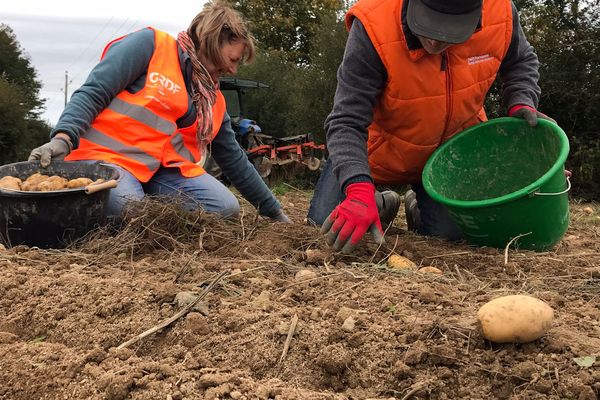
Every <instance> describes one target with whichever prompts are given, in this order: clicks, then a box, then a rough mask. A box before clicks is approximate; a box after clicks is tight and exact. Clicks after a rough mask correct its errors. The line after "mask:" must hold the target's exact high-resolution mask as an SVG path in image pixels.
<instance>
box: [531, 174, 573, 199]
mask: <svg viewBox="0 0 600 400" xmlns="http://www.w3.org/2000/svg"><path fill="white" fill-rule="evenodd" d="M566 178H567V188H566V189H565V190H563V191H562V192H558V193H540V192H534V193H533V194H534V195H536V196H559V195H561V194H565V193H567V192H568V191H569V190H571V179H570V177H569V176H567V177H566Z"/></svg>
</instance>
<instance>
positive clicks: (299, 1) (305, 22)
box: [233, 0, 342, 64]
mask: <svg viewBox="0 0 600 400" xmlns="http://www.w3.org/2000/svg"><path fill="white" fill-rule="evenodd" d="M341 4H342V1H341V0H295V1H289V0H237V1H234V2H233V5H234V7H235V8H236V9H237V10H238V11H240V12H241V13H242V14H243V15H244V17H245V18H246V19H247V20H248V21H250V24H251V30H252V33H253V34H254V36H255V37H256V39H257V41H258V43H259V47H260V48H261V49H262V50H264V51H273V50H275V51H280V52H282V54H284V55H285V57H286V59H287V60H288V61H291V62H295V63H298V64H307V63H310V61H311V60H310V47H311V42H312V39H313V37H314V36H315V32H316V31H317V30H318V29H319V26H320V25H321V24H322V20H321V17H322V16H323V15H327V14H329V13H334V12H336V11H337V10H339V9H340V8H341Z"/></svg>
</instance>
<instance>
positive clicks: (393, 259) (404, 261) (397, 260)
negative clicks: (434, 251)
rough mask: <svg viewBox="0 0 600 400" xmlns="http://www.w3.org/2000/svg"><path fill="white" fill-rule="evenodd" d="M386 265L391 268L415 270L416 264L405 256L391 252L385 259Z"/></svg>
mask: <svg viewBox="0 0 600 400" xmlns="http://www.w3.org/2000/svg"><path fill="white" fill-rule="evenodd" d="M387 264H388V267H390V268H393V269H405V270H416V269H417V265H416V264H415V263H414V262H412V261H411V260H409V259H408V258H406V257H402V256H399V255H398V254H392V255H391V256H390V258H388V260H387Z"/></svg>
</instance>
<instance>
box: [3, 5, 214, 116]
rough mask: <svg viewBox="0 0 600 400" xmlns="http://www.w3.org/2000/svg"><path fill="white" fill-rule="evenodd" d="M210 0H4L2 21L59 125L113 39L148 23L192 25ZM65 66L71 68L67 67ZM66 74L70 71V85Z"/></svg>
mask: <svg viewBox="0 0 600 400" xmlns="http://www.w3.org/2000/svg"><path fill="white" fill-rule="evenodd" d="M205 2H206V1H203V0H199V1H189V0H177V2H176V4H177V7H174V4H175V3H170V2H168V1H167V2H166V1H164V0H163V1H156V0H145V1H137V0H100V1H96V2H87V1H82V0H77V1H71V0H53V1H47V0H35V1H30V0H4V1H2V5H0V22H1V23H5V24H7V25H8V26H10V27H11V29H12V30H13V32H14V34H15V36H16V38H17V41H18V42H19V44H20V45H21V48H22V50H23V52H24V53H25V55H26V56H29V58H30V60H31V65H32V66H33V68H35V70H36V72H37V76H38V80H39V81H40V82H41V83H42V85H43V86H42V89H41V91H40V96H41V97H42V98H45V99H46V112H45V113H44V114H42V119H44V120H46V121H48V123H50V124H51V125H55V124H56V122H57V121H58V118H59V117H60V114H61V113H62V110H63V108H64V104H65V86H66V92H67V97H69V96H70V95H71V94H72V93H73V91H74V90H75V89H77V88H78V87H79V86H81V85H82V84H83V83H84V82H85V79H86V78H87V75H88V74H89V72H90V70H91V69H92V68H93V67H94V65H96V63H97V62H98V61H99V59H100V55H101V53H102V49H103V48H104V46H105V45H106V44H107V43H108V42H110V41H111V40H112V39H114V38H117V37H119V36H123V35H124V34H126V33H129V32H133V31H135V30H138V29H140V28H143V27H146V26H152V27H155V28H158V29H161V30H163V31H166V32H169V33H170V34H172V35H174V36H175V35H177V33H178V32H179V31H182V30H184V29H186V28H187V26H188V25H189V23H190V21H191V20H192V19H193V18H194V16H196V14H197V13H198V12H200V11H201V10H202V6H203V4H204V3H205ZM65 71H68V72H67V73H65ZM65 75H67V76H68V79H67V84H66V85H65Z"/></svg>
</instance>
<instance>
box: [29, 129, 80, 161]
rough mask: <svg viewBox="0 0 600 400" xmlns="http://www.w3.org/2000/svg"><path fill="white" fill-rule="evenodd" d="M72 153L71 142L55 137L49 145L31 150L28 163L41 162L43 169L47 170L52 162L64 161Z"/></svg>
mask: <svg viewBox="0 0 600 400" xmlns="http://www.w3.org/2000/svg"><path fill="white" fill-rule="evenodd" d="M70 152H71V146H70V145H69V142H67V140H66V139H63V138H56V137H55V138H53V139H52V140H50V141H49V142H48V143H46V144H43V145H41V146H40V147H36V148H35V149H33V150H31V153H30V154H29V159H28V160H27V161H34V160H40V165H41V166H42V168H46V167H47V166H49V165H50V162H51V161H52V160H62V159H63V158H65V157H66V156H67V155H68V154H69V153H70Z"/></svg>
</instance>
